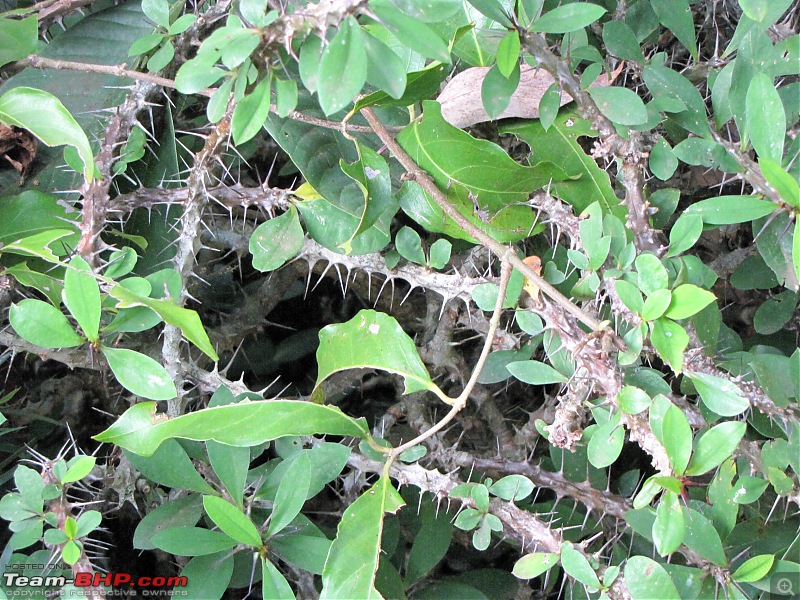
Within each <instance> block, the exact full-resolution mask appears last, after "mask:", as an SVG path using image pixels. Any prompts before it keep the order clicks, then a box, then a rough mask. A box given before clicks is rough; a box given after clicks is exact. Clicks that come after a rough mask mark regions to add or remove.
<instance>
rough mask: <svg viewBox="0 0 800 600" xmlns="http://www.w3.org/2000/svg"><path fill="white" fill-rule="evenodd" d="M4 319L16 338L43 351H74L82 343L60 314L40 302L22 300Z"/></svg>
mask: <svg viewBox="0 0 800 600" xmlns="http://www.w3.org/2000/svg"><path fill="white" fill-rule="evenodd" d="M8 319H9V321H10V322H11V326H12V327H13V328H14V331H16V332H17V334H19V336H20V337H22V338H24V339H26V340H28V341H29V342H30V343H31V344H35V345H37V346H42V347H43V348H74V347H75V346H80V345H81V344H83V343H84V342H85V341H86V338H84V337H83V336H80V335H78V334H77V333H76V332H75V329H73V327H72V325H70V324H69V321H67V317H65V316H64V313H62V312H61V311H60V310H58V309H57V308H56V307H55V306H53V305H52V304H49V303H48V302H42V301H41V300H34V299H33V298H26V299H25V300H23V301H22V302H20V303H18V304H12V305H11V310H9V314H8Z"/></svg>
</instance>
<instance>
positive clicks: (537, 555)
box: [513, 552, 559, 579]
mask: <svg viewBox="0 0 800 600" xmlns="http://www.w3.org/2000/svg"><path fill="white" fill-rule="evenodd" d="M558 558H559V555H558V554H551V553H548V552H534V553H533V554H526V555H525V556H523V557H522V558H520V559H519V560H518V561H517V562H516V563H515V564H514V570H513V573H514V576H515V577H519V578H520V579H533V578H534V577H538V576H539V575H541V574H542V573H544V572H546V571H549V570H550V569H551V568H553V567H554V566H555V565H556V564H558Z"/></svg>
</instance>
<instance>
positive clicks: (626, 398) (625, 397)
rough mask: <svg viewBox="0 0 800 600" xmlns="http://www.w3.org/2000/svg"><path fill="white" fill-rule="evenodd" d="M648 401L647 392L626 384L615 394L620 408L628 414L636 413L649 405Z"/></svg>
mask: <svg viewBox="0 0 800 600" xmlns="http://www.w3.org/2000/svg"><path fill="white" fill-rule="evenodd" d="M650 402H651V400H650V396H648V395H647V392H645V391H644V390H640V389H639V388H637V387H633V386H631V385H626V386H625V387H624V388H622V389H621V390H620V391H619V394H617V403H618V404H619V407H620V409H621V410H622V412H624V413H625V414H628V415H638V414H639V413H640V412H642V411H644V410H646V409H648V408H649V407H650Z"/></svg>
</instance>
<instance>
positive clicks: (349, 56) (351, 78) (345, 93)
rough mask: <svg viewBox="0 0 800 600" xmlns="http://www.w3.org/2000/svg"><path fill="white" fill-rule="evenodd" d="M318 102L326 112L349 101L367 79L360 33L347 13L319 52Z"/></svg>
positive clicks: (332, 110) (363, 47)
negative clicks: (337, 29) (326, 44)
mask: <svg viewBox="0 0 800 600" xmlns="http://www.w3.org/2000/svg"><path fill="white" fill-rule="evenodd" d="M318 77H319V88H318V89H317V94H318V95H319V103H320V106H321V107H322V110H323V111H324V112H325V114H326V115H332V114H333V113H335V112H339V111H340V110H342V109H343V108H344V107H345V106H347V105H348V104H350V102H352V101H353V99H354V98H355V97H356V94H358V93H359V92H360V91H361V88H362V87H364V83H365V82H366V80H367V51H366V46H365V43H364V34H363V33H362V31H361V27H360V26H359V24H358V22H357V21H356V20H355V19H354V18H353V17H351V16H348V17H347V18H345V19H344V21H342V24H341V26H340V27H339V31H337V33H336V35H335V36H334V38H333V39H332V40H331V41H330V43H329V44H328V46H327V47H326V48H325V50H324V51H323V52H322V57H321V58H320V62H319V75H318Z"/></svg>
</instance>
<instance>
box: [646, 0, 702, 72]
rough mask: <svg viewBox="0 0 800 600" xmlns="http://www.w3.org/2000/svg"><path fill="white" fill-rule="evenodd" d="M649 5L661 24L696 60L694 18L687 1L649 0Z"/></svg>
mask: <svg viewBox="0 0 800 600" xmlns="http://www.w3.org/2000/svg"><path fill="white" fill-rule="evenodd" d="M651 5H652V6H653V10H654V11H655V13H656V14H657V15H658V20H659V21H661V24H662V25H664V27H666V28H667V29H669V30H670V31H671V32H672V33H673V34H675V37H676V38H678V40H679V41H680V42H681V43H682V44H683V45H684V46H685V47H686V48H687V49H688V50H689V52H690V53H691V55H692V57H693V58H694V59H695V60H697V41H696V40H695V31H694V18H693V16H692V8H691V7H690V6H689V2H688V0H651Z"/></svg>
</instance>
